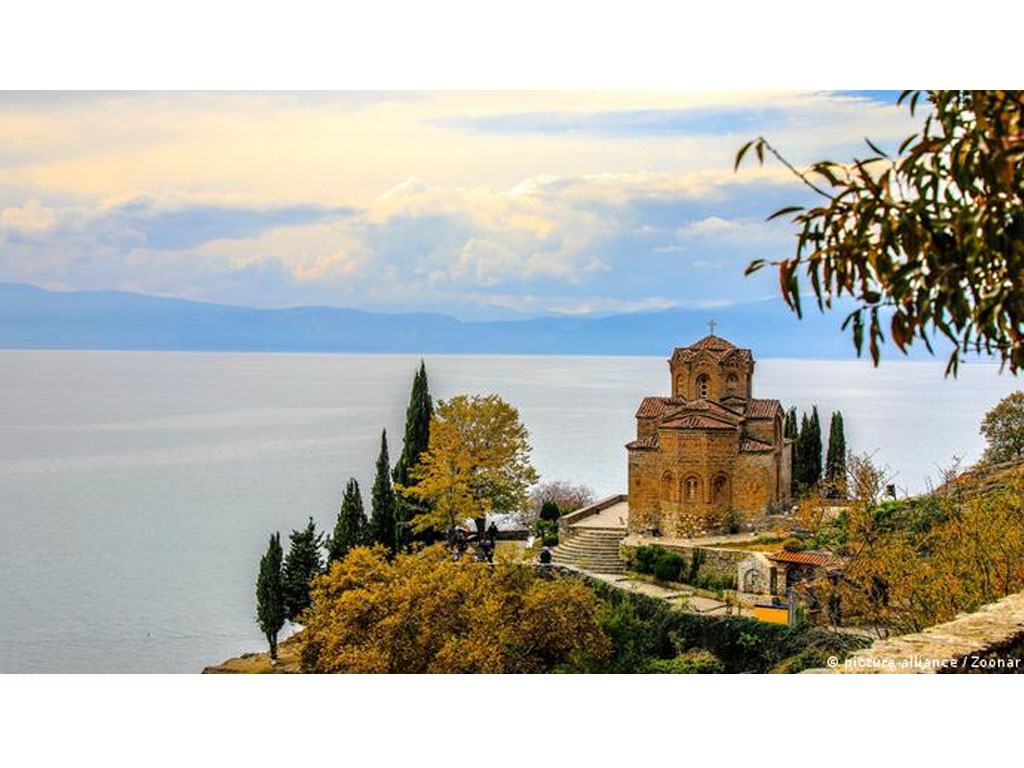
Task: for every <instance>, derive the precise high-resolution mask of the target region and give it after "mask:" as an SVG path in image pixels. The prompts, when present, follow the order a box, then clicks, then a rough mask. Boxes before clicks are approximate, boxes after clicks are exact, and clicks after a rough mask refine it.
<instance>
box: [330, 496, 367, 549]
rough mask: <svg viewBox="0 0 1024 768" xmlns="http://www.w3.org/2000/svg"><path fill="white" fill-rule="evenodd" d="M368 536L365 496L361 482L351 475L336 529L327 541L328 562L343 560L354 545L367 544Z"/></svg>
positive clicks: (335, 524) (335, 525)
mask: <svg viewBox="0 0 1024 768" xmlns="http://www.w3.org/2000/svg"><path fill="white" fill-rule="evenodd" d="M368 536H369V530H368V524H367V521H366V512H365V511H364V509H363V496H362V494H361V493H360V492H359V483H358V482H357V481H356V479H355V478H354V477H351V478H349V481H348V484H347V485H346V486H345V493H344V495H343V496H342V498H341V510H340V511H339V512H338V519H337V520H336V521H335V523H334V531H333V533H332V534H331V537H330V539H329V540H328V542H327V562H328V564H330V563H333V562H334V561H336V560H341V559H342V558H343V557H344V556H345V555H347V554H348V552H349V550H350V549H352V548H353V547H358V546H362V545H363V544H366V543H367V539H368Z"/></svg>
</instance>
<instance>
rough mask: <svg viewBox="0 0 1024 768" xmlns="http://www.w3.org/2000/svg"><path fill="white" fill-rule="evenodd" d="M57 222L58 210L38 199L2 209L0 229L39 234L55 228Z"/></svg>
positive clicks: (0, 212)
mask: <svg viewBox="0 0 1024 768" xmlns="http://www.w3.org/2000/svg"><path fill="white" fill-rule="evenodd" d="M56 223H57V213H56V211H54V210H53V209H52V208H47V207H46V206H44V205H43V204H42V203H40V202H39V201H38V200H36V199H32V200H26V201H25V203H24V204H23V205H21V206H14V207H11V208H4V209H3V210H2V211H0V229H5V230H7V231H9V232H18V233H32V234H39V233H42V232H46V231H48V230H50V229H53V227H54V226H55V225H56Z"/></svg>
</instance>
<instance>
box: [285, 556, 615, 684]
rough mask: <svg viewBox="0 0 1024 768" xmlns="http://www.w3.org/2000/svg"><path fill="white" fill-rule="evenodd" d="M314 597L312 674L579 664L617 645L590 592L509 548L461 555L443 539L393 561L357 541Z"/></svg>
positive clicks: (308, 660) (306, 657) (307, 653)
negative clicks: (542, 573) (483, 558)
mask: <svg viewBox="0 0 1024 768" xmlns="http://www.w3.org/2000/svg"><path fill="white" fill-rule="evenodd" d="M312 599H313V605H312V607H311V608H310V609H309V611H308V612H307V614H306V617H305V619H306V628H305V631H304V632H303V639H302V651H301V656H302V667H303V670H304V671H307V672H359V673H387V672H391V673H423V672H437V673H458V672H481V673H515V672H526V673H534V672H550V671H553V670H556V669H561V670H569V671H572V670H582V669H584V668H585V665H586V664H587V663H588V662H589V661H592V660H593V659H601V658H605V657H606V656H607V655H608V654H609V653H611V644H610V642H609V640H608V638H607V637H606V636H605V634H604V632H603V631H602V629H601V625H600V614H601V610H602V607H603V604H602V602H601V601H600V599H599V598H598V597H597V595H596V594H595V593H594V592H593V591H592V590H589V589H587V588H586V587H585V586H584V585H582V584H579V583H576V582H572V581H567V580H560V579H554V580H549V579H545V578H540V577H538V576H537V575H535V573H534V570H533V568H532V567H531V566H530V565H529V564H528V563H525V562H522V561H518V560H515V559H512V558H510V557H509V556H507V555H505V556H502V557H499V558H498V561H497V562H496V563H495V564H494V565H493V566H492V565H488V564H484V563H472V562H468V561H466V560H460V561H457V562H455V561H452V560H451V558H450V557H449V556H448V555H447V553H446V551H445V550H444V548H443V547H441V546H440V545H435V546H433V547H428V548H427V549H424V550H422V551H420V552H416V553H412V554H402V555H399V556H397V557H396V558H394V560H392V561H388V559H387V553H386V551H385V550H384V549H383V548H381V547H374V548H373V549H368V548H366V547H359V548H356V549H353V550H352V551H351V552H350V553H349V554H348V556H347V557H345V559H344V560H342V561H340V562H337V563H335V564H334V566H333V567H332V569H331V571H330V572H329V573H327V574H324V575H322V576H319V577H317V578H316V579H315V580H314V582H313V586H312Z"/></svg>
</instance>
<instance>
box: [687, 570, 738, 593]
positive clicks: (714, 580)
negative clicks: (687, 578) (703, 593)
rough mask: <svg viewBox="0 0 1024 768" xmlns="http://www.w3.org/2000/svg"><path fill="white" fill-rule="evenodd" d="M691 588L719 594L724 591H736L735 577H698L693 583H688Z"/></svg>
mask: <svg viewBox="0 0 1024 768" xmlns="http://www.w3.org/2000/svg"><path fill="white" fill-rule="evenodd" d="M689 583H690V584H691V585H692V586H694V587H697V588H698V589H707V590H710V591H712V592H721V591H723V590H726V589H736V577H735V576H716V575H714V574H711V573H707V574H704V575H703V576H698V577H697V578H696V579H694V580H693V581H691V582H689Z"/></svg>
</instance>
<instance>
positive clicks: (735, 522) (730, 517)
mask: <svg viewBox="0 0 1024 768" xmlns="http://www.w3.org/2000/svg"><path fill="white" fill-rule="evenodd" d="M722 527H723V528H725V530H726V532H727V533H739V532H740V531H741V530H742V529H743V513H742V512H740V511H739V510H738V509H735V508H733V507H729V509H727V510H726V511H725V516H724V517H723V518H722Z"/></svg>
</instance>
